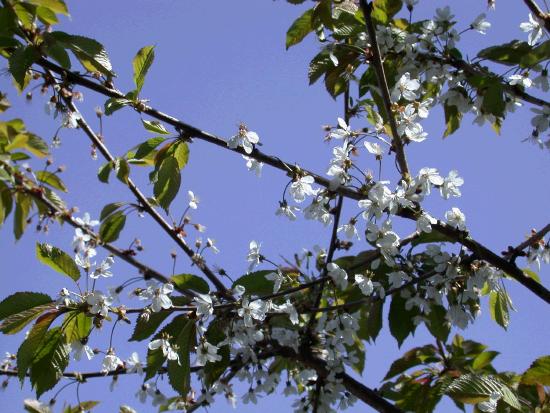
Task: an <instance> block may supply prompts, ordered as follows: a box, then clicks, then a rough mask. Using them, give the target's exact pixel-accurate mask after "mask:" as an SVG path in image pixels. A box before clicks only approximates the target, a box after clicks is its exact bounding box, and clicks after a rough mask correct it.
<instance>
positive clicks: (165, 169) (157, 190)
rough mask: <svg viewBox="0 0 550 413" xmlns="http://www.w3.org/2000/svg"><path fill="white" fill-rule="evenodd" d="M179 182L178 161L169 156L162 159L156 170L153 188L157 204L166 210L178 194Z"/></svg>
mask: <svg viewBox="0 0 550 413" xmlns="http://www.w3.org/2000/svg"><path fill="white" fill-rule="evenodd" d="M180 184H181V175H180V170H179V165H178V161H177V160H176V158H174V157H172V156H169V157H168V158H166V159H164V160H163V161H162V164H161V165H160V168H159V171H158V177H157V181H156V182H155V186H154V189H153V193H154V194H155V198H156V199H157V201H158V203H159V205H160V206H161V207H162V208H164V209H165V210H168V208H169V207H170V204H171V203H172V201H173V200H174V198H175V197H176V195H177V194H178V191H179V189H180Z"/></svg>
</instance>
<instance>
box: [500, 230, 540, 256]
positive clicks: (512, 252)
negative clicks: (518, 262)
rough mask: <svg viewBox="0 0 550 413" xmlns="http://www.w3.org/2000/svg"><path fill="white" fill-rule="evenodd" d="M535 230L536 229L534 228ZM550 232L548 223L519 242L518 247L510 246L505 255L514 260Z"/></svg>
mask: <svg viewBox="0 0 550 413" xmlns="http://www.w3.org/2000/svg"><path fill="white" fill-rule="evenodd" d="M533 231H534V230H533ZM548 232H550V224H548V225H546V226H545V227H544V228H542V229H541V230H540V231H537V232H535V233H533V234H532V235H531V236H530V237H529V238H527V239H526V240H525V241H523V242H522V243H521V244H519V245H518V246H517V247H509V248H508V251H506V252H505V253H504V257H505V258H507V259H508V261H510V262H514V261H515V259H516V258H517V257H519V255H520V254H521V253H522V252H523V250H524V249H525V248H527V247H531V246H533V245H534V244H536V243H537V242H539V241H540V240H541V239H543V238H544V236H545V235H546V234H547V233H548Z"/></svg>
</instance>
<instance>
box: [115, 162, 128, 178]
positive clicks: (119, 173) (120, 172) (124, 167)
mask: <svg viewBox="0 0 550 413" xmlns="http://www.w3.org/2000/svg"><path fill="white" fill-rule="evenodd" d="M115 170H116V177H117V178H118V179H119V180H120V181H121V182H123V183H125V184H128V177H129V176H130V165H128V161H127V160H126V159H123V158H117V159H116V161H115Z"/></svg>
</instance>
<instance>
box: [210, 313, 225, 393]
mask: <svg viewBox="0 0 550 413" xmlns="http://www.w3.org/2000/svg"><path fill="white" fill-rule="evenodd" d="M225 325H226V321H225V320H223V319H220V318H216V319H215V320H213V321H212V322H211V323H210V325H209V326H208V330H207V331H206V340H207V341H208V342H209V343H210V344H213V345H218V343H220V342H221V341H222V340H224V339H225V334H224V332H223V331H224V328H225ZM218 355H220V356H221V357H222V359H221V360H219V361H216V362H213V363H212V362H211V363H206V366H204V380H205V382H206V385H207V386H210V385H212V384H213V383H214V382H215V381H216V380H218V379H219V378H220V376H221V375H222V374H223V372H224V371H225V370H226V369H227V367H229V363H230V356H229V346H227V345H224V346H221V347H219V350H218Z"/></svg>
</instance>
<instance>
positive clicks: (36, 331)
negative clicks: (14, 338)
mask: <svg viewBox="0 0 550 413" xmlns="http://www.w3.org/2000/svg"><path fill="white" fill-rule="evenodd" d="M59 314H60V313H59V311H51V312H49V313H46V314H44V315H43V316H41V317H40V318H39V319H38V320H36V323H34V325H33V326H32V328H31V330H30V332H29V334H28V336H27V338H25V340H24V341H23V343H21V346H19V349H18V350H17V375H18V377H19V380H20V381H21V382H23V380H24V379H25V375H26V374H27V370H28V369H29V367H30V366H31V363H32V361H33V358H34V355H35V354H36V352H37V351H38V349H39V348H40V345H41V343H42V340H43V339H44V337H45V335H46V332H47V331H48V328H50V325H51V324H52V323H53V322H54V320H55V319H56V318H57V317H58V316H59Z"/></svg>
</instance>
